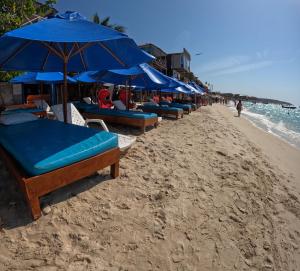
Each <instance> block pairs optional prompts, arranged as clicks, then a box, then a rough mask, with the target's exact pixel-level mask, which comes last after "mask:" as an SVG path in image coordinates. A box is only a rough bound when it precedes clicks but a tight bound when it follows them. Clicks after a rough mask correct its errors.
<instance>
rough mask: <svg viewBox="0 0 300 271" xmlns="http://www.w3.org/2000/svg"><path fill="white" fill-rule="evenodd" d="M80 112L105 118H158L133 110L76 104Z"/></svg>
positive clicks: (151, 114) (155, 115)
mask: <svg viewBox="0 0 300 271" xmlns="http://www.w3.org/2000/svg"><path fill="white" fill-rule="evenodd" d="M75 106H76V107H77V108H78V109H79V110H83V111H84V112H86V113H92V114H99V115H105V116H118V117H126V118H132V119H152V118H157V114H154V113H144V112H139V111H133V110H132V111H131V110H117V109H100V108H99V107H98V106H97V105H91V104H86V105H85V104H82V103H80V104H75Z"/></svg>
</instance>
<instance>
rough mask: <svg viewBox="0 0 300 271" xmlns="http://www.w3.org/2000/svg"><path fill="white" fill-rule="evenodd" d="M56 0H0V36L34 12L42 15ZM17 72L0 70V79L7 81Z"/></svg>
mask: <svg viewBox="0 0 300 271" xmlns="http://www.w3.org/2000/svg"><path fill="white" fill-rule="evenodd" d="M55 3H56V0H48V1H46V2H45V4H42V5H38V4H37V3H36V1H34V0H0V36H2V35H3V34H4V33H6V32H8V31H11V30H13V29H16V28H18V27H20V26H21V25H22V24H24V23H25V22H26V21H28V20H30V18H32V16H33V15H34V14H38V15H40V16H44V15H45V14H46V13H47V12H48V11H49V10H50V8H51V7H52V6H53V5H54V4H55ZM17 74H19V73H16V72H9V73H7V72H0V81H8V80H10V79H11V78H12V77H14V76H16V75H17Z"/></svg>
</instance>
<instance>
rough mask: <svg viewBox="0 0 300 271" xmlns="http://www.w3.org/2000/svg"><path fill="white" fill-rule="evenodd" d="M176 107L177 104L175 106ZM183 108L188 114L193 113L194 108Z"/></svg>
mask: <svg viewBox="0 0 300 271" xmlns="http://www.w3.org/2000/svg"><path fill="white" fill-rule="evenodd" d="M174 107H176V106H174ZM180 108H181V107H180ZM181 109H182V110H183V112H184V113H186V114H191V113H192V108H189V109H185V108H181Z"/></svg>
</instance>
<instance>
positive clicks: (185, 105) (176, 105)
mask: <svg viewBox="0 0 300 271" xmlns="http://www.w3.org/2000/svg"><path fill="white" fill-rule="evenodd" d="M160 105H168V106H171V107H177V108H182V109H183V110H184V111H186V112H188V113H190V112H191V111H192V106H191V105H189V104H180V103H169V102H164V101H161V102H160Z"/></svg>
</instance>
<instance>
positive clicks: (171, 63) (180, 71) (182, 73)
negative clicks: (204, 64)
mask: <svg viewBox="0 0 300 271" xmlns="http://www.w3.org/2000/svg"><path fill="white" fill-rule="evenodd" d="M167 74H168V75H169V76H171V77H176V78H177V79H179V80H181V81H184V82H188V81H190V80H192V79H193V78H194V77H195V76H194V75H193V73H192V72H191V55H190V53H189V52H188V51H187V50H186V49H185V48H183V51H182V52H180V53H173V54H168V55H167Z"/></svg>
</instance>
